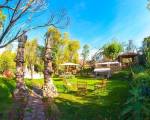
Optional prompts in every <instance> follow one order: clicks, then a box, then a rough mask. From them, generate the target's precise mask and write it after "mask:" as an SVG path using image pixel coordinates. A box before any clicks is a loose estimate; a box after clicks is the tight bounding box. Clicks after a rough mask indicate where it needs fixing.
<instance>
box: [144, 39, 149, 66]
mask: <svg viewBox="0 0 150 120" xmlns="http://www.w3.org/2000/svg"><path fill="white" fill-rule="evenodd" d="M143 53H144V57H145V63H146V66H147V67H150V37H147V38H144V41H143Z"/></svg>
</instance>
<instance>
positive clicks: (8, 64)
mask: <svg viewBox="0 0 150 120" xmlns="http://www.w3.org/2000/svg"><path fill="white" fill-rule="evenodd" d="M15 56H16V54H15V53H13V52H11V51H9V50H5V51H4V52H2V53H1V54H0V71H1V72H4V71H5V70H14V69H15V62H14V60H15Z"/></svg>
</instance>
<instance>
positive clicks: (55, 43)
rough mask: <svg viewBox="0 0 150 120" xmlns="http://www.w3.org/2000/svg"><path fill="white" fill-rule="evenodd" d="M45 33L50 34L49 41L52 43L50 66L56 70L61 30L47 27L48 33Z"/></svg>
mask: <svg viewBox="0 0 150 120" xmlns="http://www.w3.org/2000/svg"><path fill="white" fill-rule="evenodd" d="M47 34H51V37H52V38H51V43H52V56H53V61H52V66H53V70H54V72H56V71H57V68H58V64H59V62H58V61H59V55H58V53H59V51H60V47H61V44H62V42H61V40H62V39H61V32H60V31H59V30H58V29H57V28H54V27H50V28H49V29H48V33H47Z"/></svg>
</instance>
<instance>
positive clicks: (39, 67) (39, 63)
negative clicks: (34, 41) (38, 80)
mask: <svg viewBox="0 0 150 120" xmlns="http://www.w3.org/2000/svg"><path fill="white" fill-rule="evenodd" d="M36 56H37V60H36V63H35V64H34V70H35V71H36V72H40V73H42V72H43V70H44V66H43V64H44V62H43V58H44V46H42V45H38V46H37V50H36Z"/></svg>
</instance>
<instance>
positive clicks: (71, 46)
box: [66, 40, 80, 62]
mask: <svg viewBox="0 0 150 120" xmlns="http://www.w3.org/2000/svg"><path fill="white" fill-rule="evenodd" d="M79 49H80V42H79V41H78V40H70V41H69V43H68V46H67V51H66V52H68V54H69V61H70V62H77V61H78V50H79Z"/></svg>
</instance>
